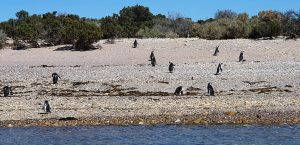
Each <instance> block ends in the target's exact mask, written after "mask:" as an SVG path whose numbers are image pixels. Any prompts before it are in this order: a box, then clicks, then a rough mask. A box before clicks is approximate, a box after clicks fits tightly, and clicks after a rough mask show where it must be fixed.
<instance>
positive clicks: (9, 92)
mask: <svg viewBox="0 0 300 145" xmlns="http://www.w3.org/2000/svg"><path fill="white" fill-rule="evenodd" d="M3 93H4V97H7V96H11V95H12V94H13V93H12V90H11V87H10V86H5V87H3Z"/></svg>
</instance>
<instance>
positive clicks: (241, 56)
mask: <svg viewBox="0 0 300 145" xmlns="http://www.w3.org/2000/svg"><path fill="white" fill-rule="evenodd" d="M241 61H244V51H241V53H240V56H239V62H241Z"/></svg>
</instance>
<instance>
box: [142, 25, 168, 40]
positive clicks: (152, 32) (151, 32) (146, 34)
mask: <svg viewBox="0 0 300 145" xmlns="http://www.w3.org/2000/svg"><path fill="white" fill-rule="evenodd" d="M136 36H137V37H139V38H165V37H166V35H165V34H163V33H162V32H160V31H159V30H158V29H156V28H152V29H149V28H148V27H145V28H142V29H140V30H139V31H138V32H137V34H136Z"/></svg>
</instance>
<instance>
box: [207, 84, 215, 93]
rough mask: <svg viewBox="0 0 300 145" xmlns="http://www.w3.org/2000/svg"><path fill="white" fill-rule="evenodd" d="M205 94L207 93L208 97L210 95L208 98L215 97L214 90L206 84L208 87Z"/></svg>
mask: <svg viewBox="0 0 300 145" xmlns="http://www.w3.org/2000/svg"><path fill="white" fill-rule="evenodd" d="M207 93H208V95H210V96H214V95H215V91H214V88H213V87H212V86H211V84H210V83H208V85H207Z"/></svg>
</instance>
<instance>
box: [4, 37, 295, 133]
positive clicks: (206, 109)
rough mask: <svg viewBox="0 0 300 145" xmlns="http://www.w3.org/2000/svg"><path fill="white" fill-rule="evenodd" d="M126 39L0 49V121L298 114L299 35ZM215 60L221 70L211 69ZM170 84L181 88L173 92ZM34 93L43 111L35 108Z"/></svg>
mask: <svg viewBox="0 0 300 145" xmlns="http://www.w3.org/2000/svg"><path fill="white" fill-rule="evenodd" d="M133 41H134V39H117V40H116V44H105V40H101V41H99V42H98V43H99V45H101V46H102V48H101V49H97V50H93V51H72V50H68V49H66V48H68V47H66V46H55V47H44V48H31V49H27V50H12V49H9V48H6V49H1V50H0V72H1V73H0V87H1V88H3V87H4V86H6V85H10V86H12V89H13V95H12V96H10V97H3V90H2V89H1V97H0V126H2V127H14V126H65V125H127V124H136V125H137V124H140V125H142V124H219V123H226V124H227V123H228V124H232V123H233V124H274V123H276V124H277V123H279V124H282V123H288V124H294V123H297V124H298V123H300V91H299V89H300V40H284V39H282V38H278V39H274V40H247V39H235V40H202V39H198V38H178V39H138V42H139V46H138V48H132V42H133ZM216 46H220V47H219V50H220V53H219V55H218V56H213V53H214V50H215V47H216ZM151 51H154V54H155V57H156V61H157V66H155V67H152V66H151V65H150V62H149V61H148V60H149V55H150V53H151ZM241 51H244V58H245V59H246V61H244V62H238V57H239V53H240V52H241ZM170 61H171V62H173V63H175V71H174V73H169V72H168V64H169V62H170ZM219 63H223V72H221V74H220V75H214V74H215V73H216V69H217V66H218V64H219ZM54 72H56V73H58V74H59V75H60V76H61V80H59V82H58V84H52V78H51V74H52V73H54ZM209 82H210V83H211V84H212V86H213V87H214V89H215V91H216V92H215V96H208V95H207V90H206V87H207V83H209ZM178 86H183V88H184V90H185V91H184V95H182V96H175V95H174V91H175V89H176V88H177V87H178ZM44 100H48V101H49V103H50V105H51V108H52V113H50V114H41V113H42V112H43V110H42V105H43V102H44Z"/></svg>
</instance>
